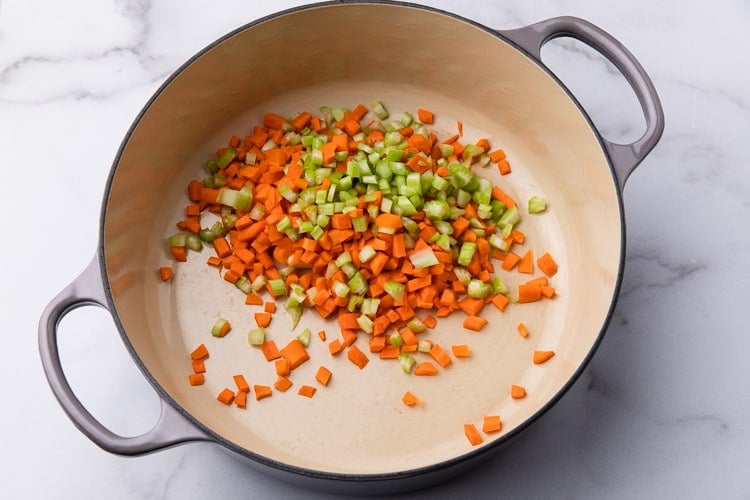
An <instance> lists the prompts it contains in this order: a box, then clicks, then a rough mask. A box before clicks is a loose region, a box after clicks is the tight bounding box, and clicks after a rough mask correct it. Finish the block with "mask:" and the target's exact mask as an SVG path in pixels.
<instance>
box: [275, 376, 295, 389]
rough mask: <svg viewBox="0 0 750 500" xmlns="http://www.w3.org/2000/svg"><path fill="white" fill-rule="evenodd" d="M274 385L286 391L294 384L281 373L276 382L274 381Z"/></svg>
mask: <svg viewBox="0 0 750 500" xmlns="http://www.w3.org/2000/svg"><path fill="white" fill-rule="evenodd" d="M273 386H274V387H275V388H276V390H277V391H281V392H286V391H287V389H289V388H290V387H291V386H292V381H291V380H289V379H288V378H286V377H284V376H283V375H279V376H278V378H277V379H276V382H274V383H273Z"/></svg>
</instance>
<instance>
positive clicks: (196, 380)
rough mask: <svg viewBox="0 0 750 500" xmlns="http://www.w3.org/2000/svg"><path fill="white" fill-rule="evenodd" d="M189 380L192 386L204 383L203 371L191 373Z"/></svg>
mask: <svg viewBox="0 0 750 500" xmlns="http://www.w3.org/2000/svg"><path fill="white" fill-rule="evenodd" d="M188 381H189V382H190V385H192V386H196V385H203V382H204V381H205V377H204V376H203V374H202V373H191V374H190V375H188Z"/></svg>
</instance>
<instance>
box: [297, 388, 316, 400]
mask: <svg viewBox="0 0 750 500" xmlns="http://www.w3.org/2000/svg"><path fill="white" fill-rule="evenodd" d="M316 390H317V389H316V388H315V387H313V386H311V385H302V386H300V388H299V390H298V391H297V394H299V395H300V396H304V397H306V398H311V397H313V396H314V395H315V391H316Z"/></svg>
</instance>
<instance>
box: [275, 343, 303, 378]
mask: <svg viewBox="0 0 750 500" xmlns="http://www.w3.org/2000/svg"><path fill="white" fill-rule="evenodd" d="M279 353H280V354H281V357H282V358H284V359H286V360H288V361H289V366H290V368H291V369H292V370H294V369H295V368H297V367H298V366H299V365H301V364H302V363H304V362H305V361H307V360H308V359H310V354H309V353H308V352H307V349H305V346H304V345H302V342H300V341H299V340H297V339H292V340H291V341H290V342H289V343H288V344H287V345H286V346H284V347H283V348H282V349H281V351H279Z"/></svg>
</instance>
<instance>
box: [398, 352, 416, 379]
mask: <svg viewBox="0 0 750 500" xmlns="http://www.w3.org/2000/svg"><path fill="white" fill-rule="evenodd" d="M398 364H399V366H401V370H403V372H404V373H406V374H409V373H411V371H412V369H413V368H414V365H416V364H417V360H416V358H415V357H414V356H412V355H411V354H406V353H403V352H402V353H401V354H399V355H398Z"/></svg>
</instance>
